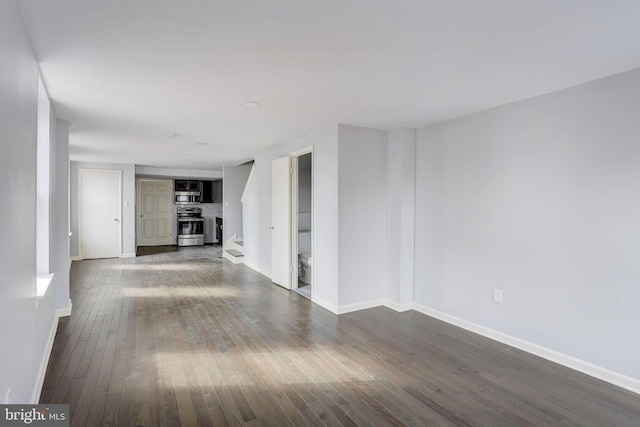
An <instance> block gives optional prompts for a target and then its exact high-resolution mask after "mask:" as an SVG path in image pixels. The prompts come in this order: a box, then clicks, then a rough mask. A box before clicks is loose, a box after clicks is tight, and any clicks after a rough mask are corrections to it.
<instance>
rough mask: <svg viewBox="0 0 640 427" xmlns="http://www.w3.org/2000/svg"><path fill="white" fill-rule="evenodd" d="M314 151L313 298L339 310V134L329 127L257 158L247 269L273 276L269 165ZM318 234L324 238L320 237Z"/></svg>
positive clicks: (248, 206) (248, 201) (248, 214)
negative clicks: (305, 150) (295, 153)
mask: <svg viewBox="0 0 640 427" xmlns="http://www.w3.org/2000/svg"><path fill="white" fill-rule="evenodd" d="M310 145H311V146H313V167H312V170H313V186H314V187H313V206H314V210H315V212H314V217H313V221H314V222H313V226H312V228H313V230H318V232H317V233H314V237H313V250H312V251H313V252H312V253H313V265H314V271H313V276H314V277H313V297H314V299H315V300H316V301H318V302H320V303H322V304H324V305H325V306H327V307H331V309H333V310H336V309H337V306H338V130H337V127H336V126H333V127H331V128H329V129H327V130H325V131H323V132H320V133H317V134H313V135H308V136H305V137H303V138H300V139H296V140H294V141H291V142H289V143H285V144H282V145H280V146H278V147H276V148H273V149H271V150H268V151H266V152H263V153H261V154H259V155H258V156H256V158H255V163H254V172H253V177H252V179H251V183H250V185H249V187H248V188H247V192H246V193H245V199H244V203H243V227H244V250H245V263H246V264H247V265H249V266H252V267H254V268H256V269H257V270H258V271H262V272H264V273H266V274H267V275H269V274H270V272H271V231H270V230H269V227H270V226H271V161H272V160H274V159H277V158H280V157H283V156H287V155H289V154H290V153H291V152H292V151H295V150H298V149H301V148H304V147H307V146H310ZM320 230H322V232H320Z"/></svg>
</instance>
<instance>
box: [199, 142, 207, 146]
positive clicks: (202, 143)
mask: <svg viewBox="0 0 640 427" xmlns="http://www.w3.org/2000/svg"><path fill="white" fill-rule="evenodd" d="M196 145H209V143H208V142H196Z"/></svg>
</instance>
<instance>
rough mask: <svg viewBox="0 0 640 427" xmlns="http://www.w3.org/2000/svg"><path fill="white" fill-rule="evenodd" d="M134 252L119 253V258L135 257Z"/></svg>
mask: <svg viewBox="0 0 640 427" xmlns="http://www.w3.org/2000/svg"><path fill="white" fill-rule="evenodd" d="M135 257H136V254H134V253H127V254H120V258H135Z"/></svg>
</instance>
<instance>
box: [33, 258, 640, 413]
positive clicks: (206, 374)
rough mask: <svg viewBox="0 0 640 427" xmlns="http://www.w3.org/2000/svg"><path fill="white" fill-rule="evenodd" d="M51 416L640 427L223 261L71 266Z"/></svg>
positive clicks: (463, 352)
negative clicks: (58, 409)
mask: <svg viewBox="0 0 640 427" xmlns="http://www.w3.org/2000/svg"><path fill="white" fill-rule="evenodd" d="M71 298H72V300H73V314H72V316H71V317H70V318H65V319H62V320H61V322H60V324H59V326H58V332H57V335H56V340H55V344H54V348H53V352H52V355H51V359H50V362H49V366H48V371H47V376H46V380H45V385H44V389H43V392H42V396H41V403H68V404H70V410H71V416H72V425H78V426H84V425H88V426H99V425H121V426H131V425H184V426H196V425H200V426H206V425H215V426H222V425H228V424H230V425H245V424H246V425H274V426H275V425H278V426H279V425H293V426H303V425H352V426H353V425H376V426H378V425H443V426H453V425H455V426H471V425H491V426H502V425H536V426H537V425H581V426H602V425H607V426H625V425H634V424H636V425H637V424H638V423H640V402H639V399H638V396H637V395H634V394H632V393H630V392H627V391H624V390H622V389H619V388H616V387H614V386H612V385H609V384H606V383H603V382H601V381H598V380H595V379H593V378H591V377H588V376H585V375H582V374H579V373H576V372H574V371H571V370H569V369H566V368H564V367H561V366H558V365H556V364H553V363H550V362H547V361H544V360H542V359H540V358H537V357H534V356H531V355H528V354H526V353H523V352H521V351H519V350H515V349H513V348H510V347H507V346H504V345H501V344H498V343H496V342H493V341H491V340H488V339H485V338H482V337H479V336H477V335H474V334H472V333H469V332H466V331H464V330H461V329H459V328H456V327H453V326H450V325H447V324H445V323H442V322H440V321H437V320H435V319H432V318H429V317H427V316H424V315H422V314H419V313H416V312H413V311H409V312H405V313H396V312H394V311H392V310H389V309H386V308H375V309H369V310H364V311H361V312H356V313H350V314H345V315H341V316H335V315H334V314H332V313H330V312H328V311H326V310H324V309H323V308H321V307H319V306H317V305H315V304H313V303H311V301H310V300H308V299H306V298H304V297H302V296H300V295H298V294H297V293H295V292H290V291H287V290H285V289H282V288H281V287H279V286H275V285H273V284H272V283H271V282H270V281H269V280H268V279H267V278H265V277H263V276H261V275H259V274H257V273H255V272H253V271H252V270H251V269H249V268H247V267H245V266H243V265H232V264H231V263H229V262H227V261H224V260H222V259H221V258H220V247H219V246H205V247H193V248H180V250H178V251H171V252H167V253H158V254H152V255H144V256H138V257H137V258H132V259H105V260H87V261H79V262H74V263H73V266H72V270H71Z"/></svg>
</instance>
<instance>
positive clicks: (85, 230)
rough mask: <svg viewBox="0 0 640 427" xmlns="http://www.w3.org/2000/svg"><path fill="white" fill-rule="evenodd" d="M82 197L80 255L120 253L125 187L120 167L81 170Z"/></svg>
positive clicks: (80, 186)
mask: <svg viewBox="0 0 640 427" xmlns="http://www.w3.org/2000/svg"><path fill="white" fill-rule="evenodd" d="M79 173H80V177H79V188H78V199H79V200H78V201H79V206H80V211H79V215H78V216H79V218H78V219H79V240H80V256H81V257H82V258H85V259H87V258H117V257H119V256H120V240H121V234H122V227H121V212H122V210H121V207H120V200H121V199H122V196H121V189H122V184H121V183H122V178H121V171H119V170H86V169H85V170H80V172H79Z"/></svg>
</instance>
